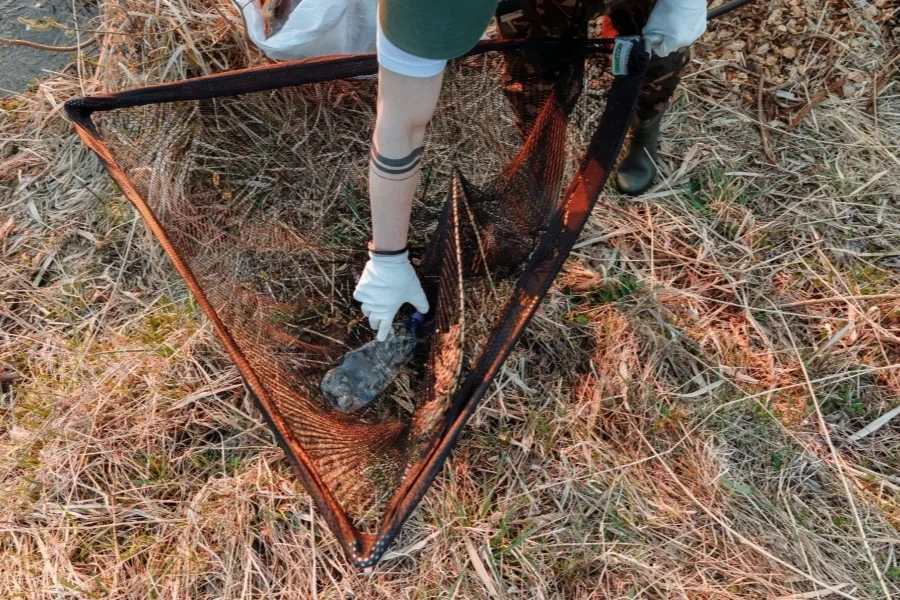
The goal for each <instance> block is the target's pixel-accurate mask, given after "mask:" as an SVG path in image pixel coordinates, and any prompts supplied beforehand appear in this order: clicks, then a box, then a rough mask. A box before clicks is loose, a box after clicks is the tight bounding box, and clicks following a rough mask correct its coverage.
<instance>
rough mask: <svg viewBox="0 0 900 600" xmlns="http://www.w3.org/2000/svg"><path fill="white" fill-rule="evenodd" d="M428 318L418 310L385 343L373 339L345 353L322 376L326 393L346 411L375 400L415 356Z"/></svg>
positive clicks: (326, 395)
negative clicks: (420, 326) (337, 362)
mask: <svg viewBox="0 0 900 600" xmlns="http://www.w3.org/2000/svg"><path fill="white" fill-rule="evenodd" d="M424 320H425V317H423V316H422V315H421V314H420V313H415V314H413V316H412V317H410V319H409V322H408V323H407V324H403V323H394V325H393V326H392V328H391V333H390V335H388V338H387V339H386V340H384V341H383V342H379V341H378V340H373V341H371V342H369V343H368V344H366V345H364V346H362V347H360V348H357V349H356V350H353V351H351V352H348V353H347V354H345V355H344V358H343V359H342V360H341V362H340V364H338V365H337V366H336V367H334V368H333V369H331V370H330V371H328V372H327V373H326V374H325V377H323V378H322V384H321V389H322V393H323V394H325V397H326V398H328V400H329V402H331V404H332V405H333V406H334V407H335V408H336V409H338V410H339V411H341V412H345V413H349V412H353V411H356V410H359V409H360V408H362V407H363V406H366V405H367V404H369V403H370V402H372V401H373V400H374V399H375V398H376V397H377V396H378V394H380V393H381V392H383V391H384V389H385V388H386V387H387V386H388V385H389V384H390V383H391V382H392V381H393V380H394V378H395V377H396V376H397V374H398V373H399V372H400V369H402V368H403V365H405V364H406V363H407V362H408V361H409V359H410V358H412V355H413V351H414V350H415V348H416V344H417V343H418V341H419V339H418V330H419V325H421V324H422V323H423V322H424Z"/></svg>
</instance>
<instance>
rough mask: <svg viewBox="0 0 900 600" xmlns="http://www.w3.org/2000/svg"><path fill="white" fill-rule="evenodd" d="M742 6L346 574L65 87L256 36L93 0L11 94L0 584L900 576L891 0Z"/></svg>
mask: <svg viewBox="0 0 900 600" xmlns="http://www.w3.org/2000/svg"><path fill="white" fill-rule="evenodd" d="M762 4H763V5H761V6H758V7H754V8H750V9H747V10H745V11H743V12H741V13H739V14H734V15H732V16H729V17H727V18H726V19H725V20H724V21H723V22H721V23H719V24H717V25H716V26H715V28H714V29H713V30H712V31H711V33H709V34H708V35H707V37H706V38H705V40H704V43H703V44H701V45H700V46H699V48H698V52H697V57H696V60H695V62H694V65H693V66H692V68H691V72H690V74H689V75H688V77H687V78H686V81H685V85H684V89H683V92H682V93H681V94H680V96H679V98H678V100H677V102H676V103H675V106H674V107H673V111H672V115H671V117H670V118H669V119H668V121H667V124H666V128H665V140H666V141H665V146H664V148H663V150H664V161H665V165H664V170H665V173H666V175H667V176H666V178H665V180H664V181H663V182H662V183H660V185H659V186H657V188H655V189H654V190H653V191H652V192H651V193H650V194H648V195H646V196H645V197H643V198H640V199H637V200H627V199H624V198H618V197H615V196H613V197H608V198H605V199H603V200H602V201H601V202H600V204H599V205H598V207H597V209H596V211H595V213H594V219H593V221H592V222H591V223H590V224H589V226H588V229H587V230H586V232H585V234H584V236H583V238H582V242H581V243H580V246H579V248H578V249H577V250H576V252H575V255H574V257H573V259H572V260H571V261H570V263H569V265H568V267H567V269H566V271H565V273H564V274H563V275H562V276H561V278H560V281H559V284H558V285H557V286H556V287H555V288H554V290H553V291H552V292H551V294H550V296H549V299H548V300H547V301H546V302H545V304H544V307H543V310H542V312H541V313H540V314H539V315H538V317H537V318H536V320H535V323H534V325H533V326H532V327H531V330H530V333H529V335H528V337H527V339H526V340H525V344H524V345H523V346H522V347H520V349H519V350H517V352H516V353H515V355H514V356H513V358H511V360H510V361H509V362H508V364H507V365H506V367H505V370H504V373H503V374H502V376H501V377H499V378H498V380H497V381H496V383H495V385H494V388H493V390H492V393H491V395H490V398H489V400H488V401H486V402H485V403H484V405H483V406H482V407H481V408H480V409H479V411H478V412H477V414H476V416H475V418H474V419H473V421H472V423H471V425H470V426H469V428H468V432H467V434H466V435H465V436H464V437H463V439H462V440H461V442H460V443H459V445H458V447H457V449H456V452H455V453H454V455H453V458H452V459H451V460H450V461H449V463H448V465H447V467H446V468H445V470H444V473H443V474H442V476H441V477H439V478H438V480H437V481H436V482H435V485H434V487H433V488H432V490H431V491H430V492H429V494H428V495H427V497H426V498H425V500H424V502H423V504H422V506H421V508H420V509H419V511H418V512H417V513H416V514H415V516H414V517H413V518H412V519H411V521H410V522H409V523H408V524H407V526H406V528H405V530H404V533H403V535H402V537H401V539H400V540H399V541H398V542H397V543H396V544H395V546H394V549H393V551H392V552H391V553H390V554H389V555H388V558H387V559H386V560H385V561H383V562H382V563H381V564H380V565H379V566H378V567H377V568H376V569H375V572H374V574H373V575H372V576H371V577H365V576H362V575H360V574H358V573H356V572H355V570H354V569H352V568H350V567H349V566H348V565H347V563H346V561H345V560H344V558H343V556H342V555H341V553H340V550H339V549H338V548H337V546H336V544H335V543H334V542H333V540H332V538H331V536H330V534H329V533H328V531H327V529H325V528H324V526H323V524H322V523H320V522H319V521H318V520H317V518H316V516H315V514H314V513H313V512H312V511H311V507H310V503H309V500H308V498H307V496H306V495H305V494H304V492H303V490H302V488H301V487H300V486H299V484H298V483H297V481H296V480H295V479H294V477H293V476H292V474H291V472H290V469H289V467H288V465H287V463H286V462H285V461H284V459H283V456H282V453H281V452H280V450H279V449H278V448H277V446H276V445H275V444H274V442H273V440H272V439H271V437H270V435H269V433H268V431H267V429H266V427H265V425H264V424H263V422H262V421H261V419H260V417H259V415H258V414H257V413H256V412H255V410H254V409H253V408H252V406H251V403H250V402H249V400H248V398H247V395H246V393H245V391H244V388H243V386H242V385H241V382H240V379H239V378H238V376H237V372H236V371H235V369H234V368H233V367H232V366H231V364H230V363H229V361H228V359H227V357H226V356H225V354H224V352H223V350H222V348H221V346H220V345H219V344H218V343H217V341H216V339H215V337H214V335H213V333H212V331H211V328H210V326H209V324H208V323H207V322H206V321H205V320H204V319H203V318H202V317H201V315H200V314H199V311H198V309H197V307H196V305H195V304H194V303H193V302H192V301H191V299H190V298H189V297H188V295H187V294H186V291H185V288H184V286H183V285H182V283H181V282H180V280H179V279H178V278H177V277H176V276H175V274H174V272H173V270H172V269H171V268H170V266H169V264H168V263H167V261H166V260H165V259H164V257H163V256H162V253H161V251H160V250H159V248H158V247H157V245H156V244H155V243H154V242H153V240H152V239H151V238H150V236H149V235H148V234H147V233H146V232H145V231H144V229H143V227H142V226H141V224H140V223H139V221H138V220H137V218H136V215H135V213H134V212H133V211H132V210H131V208H130V207H129V205H128V204H127V202H126V201H125V200H124V199H123V197H122V196H121V194H120V193H119V192H118V191H117V190H116V189H115V188H114V187H113V186H112V185H111V184H110V183H109V181H108V178H107V177H106V175H105V173H104V172H103V170H102V169H101V167H100V166H99V164H98V162H97V161H96V160H94V158H93V157H92V156H90V154H89V152H88V151H87V150H85V149H84V148H83V147H82V145H81V144H80V143H79V141H78V140H77V139H76V137H75V135H74V133H73V132H72V130H71V128H70V126H69V125H68V124H67V123H66V121H65V120H64V119H63V118H62V114H61V107H62V102H64V101H65V100H66V99H68V98H70V97H72V96H75V95H80V94H84V93H88V92H94V91H99V90H104V89H121V88H125V87H131V86H135V85H140V84H142V83H146V82H155V81H160V80H171V79H177V78H181V77H184V76H189V75H197V74H201V73H206V72H213V71H221V70H225V69H231V68H238V67H243V66H246V65H248V64H251V63H253V62H258V61H259V60H260V57H259V55H258V54H256V53H255V52H253V51H252V50H250V49H249V48H248V47H247V44H246V42H245V41H244V38H243V37H242V36H241V34H240V24H239V21H238V20H237V18H236V17H235V16H234V15H233V14H232V11H231V10H230V9H229V8H227V7H225V6H222V5H218V4H213V3H212V2H205V3H203V6H199V5H197V4H195V3H192V5H191V8H190V9H188V8H187V4H186V3H184V2H181V1H179V0H163V1H160V2H143V1H134V2H128V3H125V2H121V1H108V2H104V3H103V4H102V6H101V10H100V16H99V17H98V18H97V19H96V20H92V21H91V22H89V23H83V24H82V27H83V29H84V30H85V31H83V32H82V33H80V34H79V36H77V37H75V39H74V41H73V43H78V42H80V41H83V39H84V36H88V35H96V36H98V39H99V40H100V41H101V44H99V46H98V48H97V49H94V50H91V49H90V48H85V49H83V50H82V51H81V52H80V53H79V54H78V57H77V58H78V60H77V61H76V62H75V63H74V64H73V66H71V67H69V68H68V69H66V70H64V71H63V72H62V73H60V74H59V75H58V76H56V77H53V78H50V79H48V80H46V81H44V82H43V83H41V84H40V85H39V86H37V87H36V88H35V89H34V90H32V91H30V92H29V93H28V94H26V95H24V96H22V97H19V98H14V99H9V100H4V101H3V105H2V112H0V252H2V260H0V365H2V368H0V378H2V379H0V416H2V421H0V481H2V484H0V598H173V599H175V598H186V599H187V598H190V599H197V598H257V597H259V598H262V597H266V598H273V597H284V598H298V597H300V598H313V597H316V598H358V599H363V598H382V597H397V598H433V597H458V598H482V597H488V596H490V597H497V598H515V597H527V598H532V597H533V598H579V599H582V598H584V599H586V598H598V599H599V598H688V599H699V598H710V599H712V598H797V599H799V598H826V597H834V598H837V597H844V598H889V597H895V598H896V597H900V558H898V556H897V552H898V547H900V532H898V529H900V417H898V418H895V419H893V420H885V419H881V420H879V417H882V416H883V415H890V414H892V411H893V414H896V410H895V409H896V407H897V403H898V398H900V151H898V148H900V142H898V140H900V87H898V81H900V79H898V75H897V72H898V71H897V67H898V66H900V58H898V54H897V53H898V50H900V48H898V45H897V38H896V29H892V24H891V19H892V18H893V19H894V21H893V27H896V16H897V10H898V6H897V4H896V2H891V1H890V0H887V1H885V0H878V1H876V2H874V3H870V2H865V1H863V0H861V1H858V2H849V1H846V2H845V1H827V2H826V1H822V0H813V1H811V2H806V3H801V2H797V0H793V1H792V2H786V1H782V0H776V1H774V2H769V3H762ZM538 350H540V352H538ZM537 356H558V357H560V358H562V359H564V360H554V361H550V360H546V361H541V360H536V359H535V357H537ZM573 366H574V368H573ZM870 424H872V426H870V427H867V425H870ZM879 425H880V426H879Z"/></svg>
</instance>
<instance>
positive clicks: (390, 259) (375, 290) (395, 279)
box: [353, 252, 428, 342]
mask: <svg viewBox="0 0 900 600" xmlns="http://www.w3.org/2000/svg"><path fill="white" fill-rule="evenodd" d="M353 298H354V299H355V300H357V301H358V302H362V312H363V315H365V316H367V317H369V325H370V326H371V327H372V329H376V330H377V331H378V335H377V336H376V337H377V339H378V341H379V342H383V341H384V340H386V339H387V336H388V332H389V331H390V330H391V325H392V324H393V322H394V316H396V314H397V311H398V310H400V307H401V306H403V305H404V304H406V303H407V302H408V303H410V304H412V305H413V306H414V307H416V310H417V311H419V312H420V313H423V314H424V313H427V312H428V300H427V299H426V298H425V292H423V291H422V284H420V283H419V278H418V277H416V272H415V271H414V270H413V268H412V265H411V264H409V252H404V253H403V254H398V255H396V256H380V255H378V254H373V253H371V252H369V262H367V263H366V268H365V269H363V273H362V276H361V277H360V278H359V283H357V284H356V290H355V291H354V292H353Z"/></svg>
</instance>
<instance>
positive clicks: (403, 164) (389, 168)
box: [371, 148, 422, 175]
mask: <svg viewBox="0 0 900 600" xmlns="http://www.w3.org/2000/svg"><path fill="white" fill-rule="evenodd" d="M421 160H422V148H416V149H415V150H413V151H412V152H411V153H410V154H409V156H407V157H406V158H400V159H391V158H385V157H383V156H381V155H380V154H379V153H378V152H377V151H376V150H375V149H374V148H372V154H371V161H372V166H373V167H374V168H375V170H376V171H381V172H382V173H384V174H386V175H404V174H406V173H409V172H410V171H412V170H414V169H415V168H417V167H418V166H419V163H420V162H421Z"/></svg>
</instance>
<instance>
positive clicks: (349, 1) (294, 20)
mask: <svg viewBox="0 0 900 600" xmlns="http://www.w3.org/2000/svg"><path fill="white" fill-rule="evenodd" d="M287 1H288V0H282V2H287ZM232 2H233V3H234V5H235V6H236V7H237V9H238V10H239V11H240V12H241V14H242V15H243V17H244V23H245V24H246V26H247V34H248V35H249V36H250V39H251V40H252V41H253V43H254V44H256V46H257V47H258V48H259V49H260V50H262V51H263V52H265V53H266V56H268V57H269V58H273V59H276V60H293V59H296V58H310V57H312V56H325V55H327V54H357V53H365V52H374V51H375V31H376V24H377V17H376V9H377V6H378V0H302V2H300V4H298V5H297V6H296V7H295V8H294V10H293V11H292V12H291V14H290V16H288V19H287V21H286V22H285V24H284V25H283V26H282V27H281V29H280V30H279V31H278V33H276V34H274V35H272V36H270V37H268V38H267V37H266V31H265V19H264V17H263V10H262V4H261V3H260V0H232Z"/></svg>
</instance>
